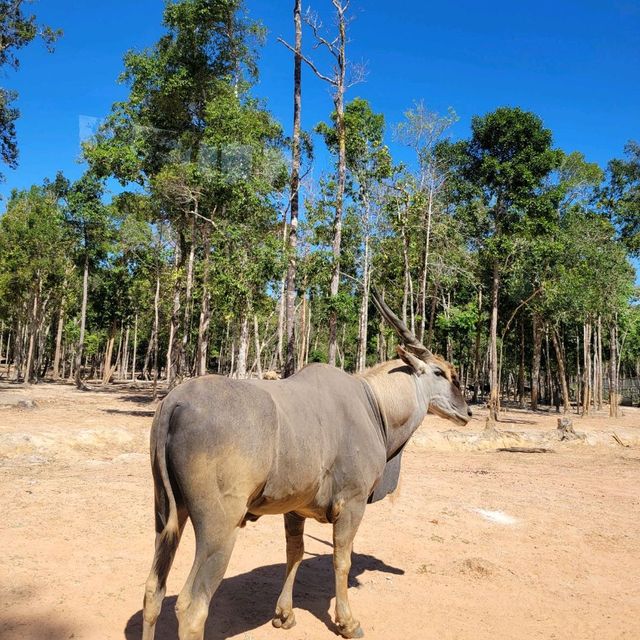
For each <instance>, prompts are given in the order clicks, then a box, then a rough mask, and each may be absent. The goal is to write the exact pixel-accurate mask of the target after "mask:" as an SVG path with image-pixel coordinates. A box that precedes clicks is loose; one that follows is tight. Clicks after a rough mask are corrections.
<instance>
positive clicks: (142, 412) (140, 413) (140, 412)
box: [102, 409, 156, 418]
mask: <svg viewBox="0 0 640 640" xmlns="http://www.w3.org/2000/svg"><path fill="white" fill-rule="evenodd" d="M102 411H104V412H105V413H111V414H115V415H124V416H137V417H139V418H153V416H154V415H155V413H156V412H155V411H153V410H152V409H131V410H130V411H127V410H125V409H102Z"/></svg>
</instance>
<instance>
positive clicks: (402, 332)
mask: <svg viewBox="0 0 640 640" xmlns="http://www.w3.org/2000/svg"><path fill="white" fill-rule="evenodd" d="M371 297H372V299H373V302H374V304H375V305H376V307H377V308H378V311H380V313H381V314H382V317H383V318H384V319H385V320H386V321H387V322H388V323H389V324H390V325H391V326H392V327H393V328H394V329H395V330H396V332H397V333H398V335H399V336H400V339H401V340H402V342H403V343H404V344H405V346H406V347H407V348H408V349H409V350H410V351H412V352H413V353H414V354H415V355H417V356H418V357H420V358H423V359H424V358H431V357H432V356H433V354H432V353H431V351H429V349H427V347H425V346H424V345H423V344H422V342H420V341H419V340H418V338H416V337H415V335H414V334H413V333H412V332H411V331H409V329H408V328H407V325H406V324H405V323H404V322H402V320H400V318H398V316H397V315H396V314H395V313H393V311H391V309H390V308H389V306H388V305H387V303H386V302H385V301H384V300H383V299H382V296H381V295H380V294H379V293H378V292H377V291H376V290H375V289H372V290H371Z"/></svg>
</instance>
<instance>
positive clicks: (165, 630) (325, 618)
mask: <svg viewBox="0 0 640 640" xmlns="http://www.w3.org/2000/svg"><path fill="white" fill-rule="evenodd" d="M366 571H381V572H384V573H392V574H395V575H403V574H404V570H402V569H398V568H397V567H392V566H389V565H388V564H385V563H384V562H383V561H382V560H378V558H375V557H374V556H370V555H364V554H359V553H354V554H353V556H352V565H351V572H350V574H349V586H350V587H360V586H361V584H362V583H361V582H360V581H359V580H358V576H361V575H362V574H363V573H365V572H366ZM284 572H285V564H284V563H283V564H272V565H268V566H266V567H259V568H257V569H253V570H252V571H249V572H247V573H243V574H241V575H238V576H233V577H230V578H226V579H225V580H223V581H222V584H221V585H220V588H219V589H218V591H217V592H216V594H215V595H214V596H213V600H212V601H211V607H210V608H209V618H208V619H207V624H206V627H205V637H206V638H207V639H208V640H222V639H223V638H228V637H230V636H236V635H239V634H242V633H248V632H250V631H252V630H253V629H256V628H257V627H260V626H262V625H263V624H265V623H267V622H269V621H270V620H271V618H272V616H273V612H274V609H275V606H276V600H277V599H278V595H279V594H280V589H281V588H282V584H283V581H284ZM333 576H334V574H333V559H332V555H331V554H323V555H317V556H313V557H310V558H309V557H305V559H304V561H303V562H302V564H301V565H300V569H299V571H298V575H297V578H296V584H295V587H294V592H293V606H294V609H306V610H307V611H309V612H311V613H312V614H313V615H314V616H315V617H316V618H318V620H321V621H322V622H324V623H325V625H327V627H328V628H329V629H330V630H331V631H333V632H334V633H337V628H336V625H335V624H334V622H333V620H332V618H331V615H330V614H329V605H330V601H331V598H333V597H334V595H335V589H334V577H333ZM140 597H142V593H141V594H140ZM175 604H176V596H171V597H169V598H165V600H164V602H163V606H162V612H161V613H160V618H159V619H158V623H157V627H156V640H174V639H175V638H177V637H178V622H177V619H176V615H175V611H174V608H175ZM365 622H366V621H365ZM141 634H142V611H138V612H137V613H135V614H134V615H133V616H132V617H131V618H130V619H129V621H128V622H127V626H126V627H125V630H124V636H125V638H126V639H127V640H138V639H139V638H140V636H141Z"/></svg>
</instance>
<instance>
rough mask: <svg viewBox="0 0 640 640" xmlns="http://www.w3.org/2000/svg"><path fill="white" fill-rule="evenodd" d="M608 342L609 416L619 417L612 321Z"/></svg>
mask: <svg viewBox="0 0 640 640" xmlns="http://www.w3.org/2000/svg"><path fill="white" fill-rule="evenodd" d="M609 336H610V337H609V340H610V342H611V355H610V357H609V416H610V417H611V418H617V417H618V416H619V409H618V407H619V403H620V398H619V396H618V325H617V323H616V321H615V320H613V321H612V322H611V324H610V326H609Z"/></svg>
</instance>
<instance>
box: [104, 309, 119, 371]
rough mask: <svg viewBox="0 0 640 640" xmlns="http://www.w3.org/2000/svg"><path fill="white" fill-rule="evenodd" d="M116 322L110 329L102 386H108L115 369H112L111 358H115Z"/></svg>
mask: <svg viewBox="0 0 640 640" xmlns="http://www.w3.org/2000/svg"><path fill="white" fill-rule="evenodd" d="M116 328H117V325H116V321H115V320H114V321H113V322H112V323H111V328H110V329H109V337H108V339H107V348H106V351H105V354H104V365H103V367H102V384H107V383H108V382H109V380H110V378H111V374H112V372H113V369H112V368H111V358H112V356H113V345H114V344H115V341H116Z"/></svg>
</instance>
